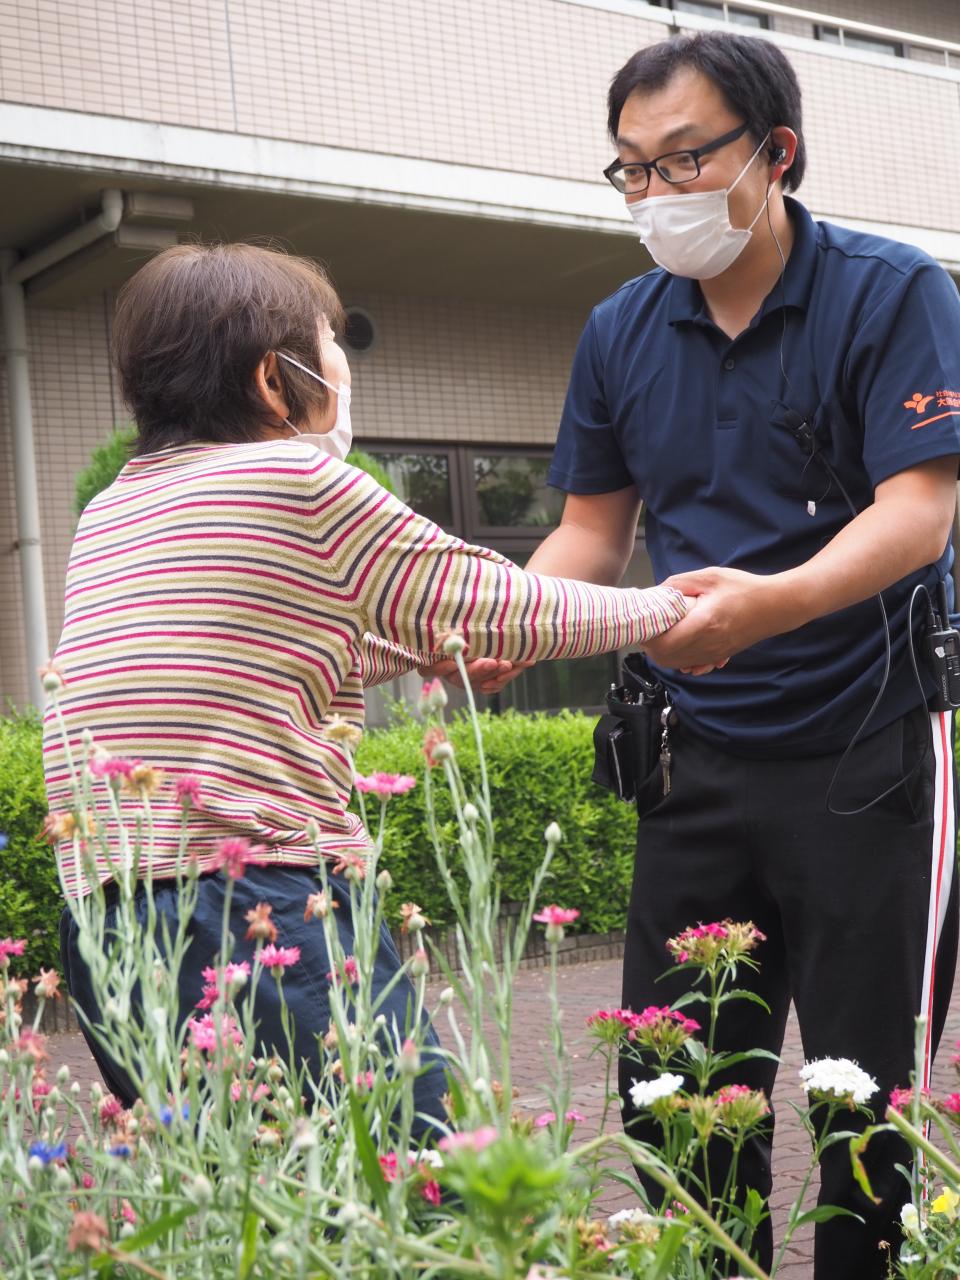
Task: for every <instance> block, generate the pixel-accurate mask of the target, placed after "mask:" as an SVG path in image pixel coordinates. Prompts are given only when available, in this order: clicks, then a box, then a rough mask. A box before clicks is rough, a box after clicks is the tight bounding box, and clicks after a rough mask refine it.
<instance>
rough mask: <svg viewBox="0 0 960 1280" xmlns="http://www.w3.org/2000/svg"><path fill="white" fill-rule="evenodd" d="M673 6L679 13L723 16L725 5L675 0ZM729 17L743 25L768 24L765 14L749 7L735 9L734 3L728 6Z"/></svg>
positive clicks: (709, 0) (701, 1) (709, 16)
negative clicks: (752, 10) (755, 11)
mask: <svg viewBox="0 0 960 1280" xmlns="http://www.w3.org/2000/svg"><path fill="white" fill-rule="evenodd" d="M672 8H673V9H675V10H676V12H677V13H695V14H696V15H697V16H698V17H700V18H722V17H723V5H722V4H721V3H716V4H714V3H711V0H673V5H672ZM727 17H728V18H729V20H730V21H731V22H736V23H738V24H739V25H740V26H742V27H758V28H763V27H766V25H767V19H766V17H765V15H764V14H762V13H752V12H751V11H750V10H749V9H735V8H734V7H733V5H728V6H727Z"/></svg>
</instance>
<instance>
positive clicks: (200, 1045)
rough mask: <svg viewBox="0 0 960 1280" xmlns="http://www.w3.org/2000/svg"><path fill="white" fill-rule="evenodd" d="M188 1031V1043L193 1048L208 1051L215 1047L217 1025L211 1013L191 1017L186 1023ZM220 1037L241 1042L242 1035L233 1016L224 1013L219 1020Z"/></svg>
mask: <svg viewBox="0 0 960 1280" xmlns="http://www.w3.org/2000/svg"><path fill="white" fill-rule="evenodd" d="M187 1028H188V1030H189V1032H190V1043H191V1044H192V1045H193V1046H194V1048H195V1049H201V1050H203V1051H204V1052H207V1053H210V1052H212V1051H213V1050H214V1049H216V1047H217V1026H216V1023H215V1022H214V1020H213V1015H212V1014H209V1013H207V1014H205V1015H204V1016H203V1017H202V1018H192V1019H191V1020H190V1021H189V1022H188V1023H187ZM220 1039H221V1040H222V1041H228V1040H232V1041H233V1043H234V1044H235V1045H241V1044H243V1035H242V1033H241V1031H240V1028H239V1027H238V1026H237V1024H236V1022H235V1021H234V1020H233V1018H231V1017H230V1015H229V1014H227V1013H225V1014H224V1015H223V1017H222V1018H221V1021H220Z"/></svg>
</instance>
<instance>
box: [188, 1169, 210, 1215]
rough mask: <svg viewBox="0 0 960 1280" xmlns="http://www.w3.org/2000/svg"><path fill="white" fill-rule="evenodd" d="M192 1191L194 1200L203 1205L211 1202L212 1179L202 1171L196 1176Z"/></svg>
mask: <svg viewBox="0 0 960 1280" xmlns="http://www.w3.org/2000/svg"><path fill="white" fill-rule="evenodd" d="M191 1191H192V1192H193V1199H194V1201H195V1202H196V1203H197V1204H198V1205H200V1206H201V1207H202V1206H203V1205H206V1204H209V1203H210V1201H211V1200H212V1199H213V1185H212V1183H211V1182H210V1179H209V1178H207V1177H205V1176H204V1175H203V1174H202V1173H198V1174H197V1176H196V1177H195V1178H194V1180H193V1185H192V1187H191Z"/></svg>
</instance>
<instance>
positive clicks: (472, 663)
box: [420, 658, 533, 694]
mask: <svg viewBox="0 0 960 1280" xmlns="http://www.w3.org/2000/svg"><path fill="white" fill-rule="evenodd" d="M464 665H465V666H466V669H467V679H468V680H469V681H470V685H471V687H472V688H473V689H475V690H476V692H477V693H486V694H493V693H499V692H500V690H501V689H503V688H505V687H506V685H508V684H509V683H510V681H511V680H516V678H517V676H519V675H521V674H522V673H523V672H524V671H526V669H527V668H528V667H532V666H533V663H532V662H510V661H508V660H507V659H504V658H468V659H466V661H465V664H464ZM420 674H421V675H422V676H424V677H425V678H427V679H430V678H432V677H434V676H439V677H440V679H441V680H446V681H448V682H449V683H450V684H452V685H456V687H457V688H458V689H462V688H463V680H462V679H461V678H460V672H459V671H458V670H457V664H456V663H455V662H454V660H453V659H452V658H443V659H441V660H440V661H439V662H435V663H434V664H433V666H431V667H421V668H420Z"/></svg>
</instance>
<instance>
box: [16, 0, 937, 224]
mask: <svg viewBox="0 0 960 1280" xmlns="http://www.w3.org/2000/svg"><path fill="white" fill-rule="evenodd" d="M893 2H894V0H890V5H889V7H890V8H891V13H892V6H893ZM833 3H834V0H829V6H828V3H827V0H824V4H823V8H824V11H825V12H826V11H828V8H829V7H832V6H833ZM881 7H882V6H881V5H875V4H873V3H872V0H871V2H870V3H869V4H868V3H867V0H862V3H861V2H858V4H854V3H852V0H851V2H848V3H847V4H846V6H845V8H844V12H849V11H850V10H851V9H854V8H856V9H857V11H858V12H860V11H861V10H862V11H863V12H864V13H865V12H866V11H867V10H868V9H869V10H870V11H871V13H872V14H873V17H874V20H876V18H877V17H879V16H881V14H880V9H881ZM951 11H952V12H953V19H952V22H951V20H950V16H951ZM884 12H885V10H884ZM644 13H646V14H648V15H649V10H648V9H646V7H644V6H638V13H637V15H634V14H632V13H631V12H629V11H628V12H624V11H622V10H621V9H620V8H618V9H616V10H614V9H605V8H602V7H597V6H595V5H587V4H583V5H581V4H576V3H570V2H569V0H522V2H520V0H489V2H488V3H486V4H483V5H477V4H474V3H472V0H363V3H362V4H357V3H355V0H319V2H317V0H284V3H282V4H281V3H279V0H190V3H187V0H154V2H153V3H150V4H140V3H138V2H137V0H101V2H100V3H97V4H96V5H94V4H92V3H89V2H88V0H60V2H59V3H58V4H56V5H55V6H54V5H44V6H40V5H38V4H36V3H35V0H0V19H2V21H3V28H2V29H3V31H4V39H3V41H2V42H0V100H6V101H10V102H21V103H30V104H34V105H45V106H56V107H65V108H69V109H71V110H75V111H78V112H94V113H105V114H108V115H119V116H125V117H132V118H136V119H142V120H152V121H160V122H164V123H168V124H180V125H196V126H203V127H206V128H216V129H223V130H227V131H233V130H236V131H239V132H241V133H244V134H253V135H262V136H269V137H276V138H283V139H294V140H298V141H305V142H313V143H322V144H325V145H331V146H336V147H344V148H355V149H359V150H362V151H368V152H371V153H384V154H391V155H409V156H416V157H424V158H430V159H434V160H442V161H448V162H463V161H469V162H470V163H472V164H474V165H480V166H485V167H489V168H491V169H500V170H507V171H530V172H533V173H537V174H545V175H549V176H559V177H566V178H574V179H580V180H584V181H594V180H597V181H600V180H601V179H600V171H601V169H602V168H603V166H604V165H605V164H606V163H608V162H609V160H610V158H611V156H612V150H611V147H610V143H609V141H608V140H607V139H606V137H605V131H604V98H605V93H606V89H607V86H608V84H609V81H610V77H611V75H612V73H613V72H614V71H615V70H616V68H617V67H618V66H619V65H621V63H622V62H623V61H624V59H625V58H626V57H627V56H628V55H629V54H630V53H631V52H633V51H634V50H635V49H637V48H638V47H640V46H641V45H644V44H648V43H650V42H651V41H654V40H657V39H660V38H662V37H663V36H664V34H665V33H666V30H667V29H666V28H665V27H664V25H663V24H662V23H660V22H656V21H654V20H652V19H650V18H649V16H647V17H644V16H642V15H643V14H644ZM914 15H916V19H917V21H920V20H921V19H923V20H924V21H926V22H928V24H933V25H938V27H940V26H942V27H943V29H944V31H943V33H944V34H952V35H953V36H954V37H957V36H960V12H958V10H957V7H956V6H955V5H954V4H952V0H941V3H939V4H933V3H930V4H927V5H917V6H913V7H911V10H910V12H909V14H908V15H906V16H905V17H904V18H903V19H902V20H901V25H902V24H903V23H906V22H908V21H913V20H914ZM849 16H853V14H852V13H850V14H849ZM934 20H936V22H935V21H934ZM789 54H790V57H791V58H792V60H793V62H794V64H795V66H796V68H797V71H798V73H799V75H800V78H801V82H802V85H803V88H804V95H805V104H806V129H807V134H808V143H809V150H810V154H811V167H810V176H809V179H808V182H807V183H806V184H805V186H804V194H805V198H806V199H807V201H808V203H810V205H811V206H812V207H813V208H816V209H818V210H820V211H821V212H824V213H837V214H842V215H844V216H846V217H848V218H865V219H872V220H875V221H881V222H883V221H888V222H893V223H898V224H901V225H917V226H923V227H952V226H954V225H955V222H956V209H957V208H958V207H960V170H958V169H957V167H956V166H949V165H944V166H943V167H942V170H938V172H937V175H936V181H935V182H926V183H925V184H924V195H923V199H922V200H919V201H918V200H917V199H916V194H915V191H914V184H913V182H911V181H908V180H903V181H901V180H897V179H896V178H894V177H892V175H901V174H902V175H909V174H913V173H915V171H916V168H917V159H918V157H923V158H926V157H927V156H928V155H929V154H930V150H929V142H928V139H929V137H930V135H931V131H933V132H934V134H935V136H937V137H955V136H957V135H958V133H960V95H958V92H957V87H958V81H957V80H956V79H945V78H941V77H938V76H936V75H935V74H933V72H932V69H931V70H930V71H928V70H927V67H926V65H925V64H921V63H917V62H914V61H913V60H904V66H903V67H902V68H897V69H894V68H892V67H891V66H890V65H889V63H886V62H884V61H883V60H881V61H879V62H878V61H873V62H871V61H869V60H868V59H867V60H865V59H864V57H863V56H861V57H860V58H857V57H856V56H854V55H850V56H846V55H844V54H843V53H842V51H838V50H837V49H836V48H835V47H833V46H820V47H818V46H817V45H815V44H813V43H812V42H811V43H810V44H809V45H808V46H807V47H806V48H804V49H802V50H801V49H793V48H791V49H790V50H789ZM80 125H81V122H79V121H78V128H79V127H80ZM877 138H882V139H883V144H884V151H885V163H884V165H883V166H878V165H877V163H876V156H875V146H874V145H873V143H874V142H875V140H876V139H877ZM76 142H77V145H78V149H80V150H82V142H81V139H80V138H79V137H78V138H77V140H76ZM361 180H364V179H363V176H362V175H361ZM365 181H366V183H367V184H368V185H370V186H371V187H375V186H376V181H377V164H376V158H375V154H373V155H372V156H371V161H370V172H369V176H368V177H366V179H365Z"/></svg>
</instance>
